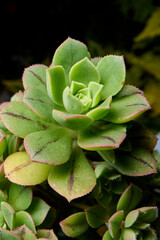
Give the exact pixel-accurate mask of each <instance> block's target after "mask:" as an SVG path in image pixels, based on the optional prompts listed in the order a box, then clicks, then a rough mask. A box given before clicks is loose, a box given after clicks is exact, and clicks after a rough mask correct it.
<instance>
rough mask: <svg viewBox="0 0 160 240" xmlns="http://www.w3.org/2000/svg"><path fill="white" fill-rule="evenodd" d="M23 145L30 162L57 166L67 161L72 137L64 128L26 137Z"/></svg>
mask: <svg viewBox="0 0 160 240" xmlns="http://www.w3.org/2000/svg"><path fill="white" fill-rule="evenodd" d="M24 145H25V148H26V151H27V153H28V155H29V157H30V159H31V161H35V162H41V163H45V164H53V165H58V164H62V163H65V162H66V161H68V159H69V157H70V154H71V151H72V137H71V135H70V134H69V133H68V132H67V130H66V129H64V128H57V129H55V130H46V131H38V132H35V133H31V134H29V135H28V136H26V137H25V139H24ZM60 150H61V151H60Z"/></svg>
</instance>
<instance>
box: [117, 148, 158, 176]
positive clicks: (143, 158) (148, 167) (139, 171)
mask: <svg viewBox="0 0 160 240" xmlns="http://www.w3.org/2000/svg"><path fill="white" fill-rule="evenodd" d="M115 159H116V161H115V163H114V165H115V168H116V169H117V171H119V172H120V173H122V174H124V175H127V176H145V175H148V174H152V173H156V172H157V170H156V168H157V163H156V160H155V158H154V156H153V155H152V153H150V152H149V151H148V150H145V149H143V148H135V149H133V150H132V151H131V152H119V153H118V154H117V156H116V158H115Z"/></svg>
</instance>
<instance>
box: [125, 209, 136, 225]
mask: <svg viewBox="0 0 160 240" xmlns="http://www.w3.org/2000/svg"><path fill="white" fill-rule="evenodd" d="M138 217H139V210H138V209H136V210H133V211H131V212H129V213H128V215H127V216H126V219H125V224H124V226H125V228H129V227H131V226H132V225H133V224H134V223H135V222H136V221H137V219H138Z"/></svg>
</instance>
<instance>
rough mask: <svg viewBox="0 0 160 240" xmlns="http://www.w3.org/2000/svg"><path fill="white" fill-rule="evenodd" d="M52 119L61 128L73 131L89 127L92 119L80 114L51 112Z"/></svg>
mask: <svg viewBox="0 0 160 240" xmlns="http://www.w3.org/2000/svg"><path fill="white" fill-rule="evenodd" d="M53 118H54V119H55V120H56V121H57V122H58V123H59V124H60V125H62V126H63V127H67V128H70V129H73V130H80V129H84V128H87V127H89V126H90V125H91V124H92V123H93V118H91V117H89V116H86V115H82V114H69V113H65V112H61V111H58V110H53Z"/></svg>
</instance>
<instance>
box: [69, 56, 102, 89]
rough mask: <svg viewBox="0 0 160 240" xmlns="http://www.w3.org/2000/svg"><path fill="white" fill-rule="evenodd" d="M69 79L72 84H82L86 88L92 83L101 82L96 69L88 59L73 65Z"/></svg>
mask: <svg viewBox="0 0 160 240" xmlns="http://www.w3.org/2000/svg"><path fill="white" fill-rule="evenodd" d="M69 77H70V81H71V82H72V81H75V82H80V83H83V84H84V85H85V86H88V85H89V83H90V82H91V81H92V82H99V80H100V76H99V73H98V72H97V70H96V67H95V66H94V64H93V63H92V62H91V61H90V60H89V59H88V58H87V57H85V58H84V59H82V60H80V61H79V62H77V63H76V64H74V65H73V67H72V68H71V70H70V73H69Z"/></svg>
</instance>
